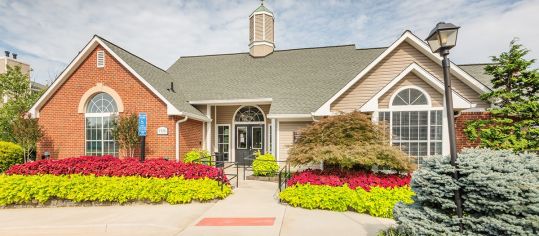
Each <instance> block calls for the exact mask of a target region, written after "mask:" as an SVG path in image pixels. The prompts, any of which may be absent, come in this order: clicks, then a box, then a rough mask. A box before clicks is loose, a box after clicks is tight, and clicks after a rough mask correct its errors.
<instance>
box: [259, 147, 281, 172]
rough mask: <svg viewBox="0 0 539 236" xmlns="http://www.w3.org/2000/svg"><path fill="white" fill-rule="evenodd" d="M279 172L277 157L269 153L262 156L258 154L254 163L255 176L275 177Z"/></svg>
mask: <svg viewBox="0 0 539 236" xmlns="http://www.w3.org/2000/svg"><path fill="white" fill-rule="evenodd" d="M278 171H279V165H278V164H277V162H276V161H275V157H274V156H273V155H271V154H269V153H266V154H264V155H262V154H261V153H260V152H257V153H256V159H255V160H254V161H253V174H254V175H256V176H275V175H276V174H277V172H278Z"/></svg>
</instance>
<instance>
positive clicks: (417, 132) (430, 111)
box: [378, 87, 443, 164]
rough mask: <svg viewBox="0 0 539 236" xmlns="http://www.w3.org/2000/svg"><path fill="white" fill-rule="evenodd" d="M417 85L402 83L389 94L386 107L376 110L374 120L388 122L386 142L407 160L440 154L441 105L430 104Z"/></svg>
mask: <svg viewBox="0 0 539 236" xmlns="http://www.w3.org/2000/svg"><path fill="white" fill-rule="evenodd" d="M430 104H431V103H430V98H429V96H428V94H427V93H426V92H424V91H423V90H421V89H420V88H415V87H405V88H402V89H400V90H398V91H397V92H396V93H395V94H394V95H393V96H392V98H391V100H390V105H389V109H380V111H378V120H379V121H381V122H384V124H386V125H388V129H387V130H388V131H389V134H390V135H389V137H390V142H391V144H392V145H393V146H396V147H399V148H400V149H401V150H403V151H404V152H406V153H408V155H409V157H410V161H411V162H416V163H417V164H421V162H422V160H423V157H426V156H431V155H440V154H442V130H443V129H442V113H443V112H442V109H443V108H441V107H438V108H436V107H431V105H430Z"/></svg>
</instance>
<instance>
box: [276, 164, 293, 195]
mask: <svg viewBox="0 0 539 236" xmlns="http://www.w3.org/2000/svg"><path fill="white" fill-rule="evenodd" d="M290 176H291V173H290V163H286V165H285V166H283V167H282V168H281V169H280V170H279V183H278V184H279V192H282V191H283V189H285V188H286V186H287V183H288V180H289V179H290ZM279 201H280V200H279Z"/></svg>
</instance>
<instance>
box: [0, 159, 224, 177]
mask: <svg viewBox="0 0 539 236" xmlns="http://www.w3.org/2000/svg"><path fill="white" fill-rule="evenodd" d="M6 174H8V175H43V174H51V175H70V174H83V175H90V174H93V175H96V176H141V177H158V178H170V177H173V176H183V177H184V178H185V179H202V178H205V177H207V178H209V179H214V180H221V175H220V172H219V169H217V168H215V167H211V166H207V165H202V164H195V163H187V164H186V163H182V162H175V161H167V160H164V159H150V160H146V161H144V162H140V161H138V159H135V158H126V159H118V158H115V157H113V156H102V157H96V156H82V157H76V158H67V159H61V160H39V161H35V162H29V163H26V164H20V165H14V166H12V167H11V168H10V169H9V170H8V171H6ZM224 181H225V182H226V181H227V180H226V177H225V179H224Z"/></svg>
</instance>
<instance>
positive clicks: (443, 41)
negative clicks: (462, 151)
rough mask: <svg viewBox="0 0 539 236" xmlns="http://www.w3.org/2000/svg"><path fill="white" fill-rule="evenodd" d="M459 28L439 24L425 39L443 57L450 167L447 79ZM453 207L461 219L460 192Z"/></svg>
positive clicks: (453, 144)
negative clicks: (450, 50)
mask: <svg viewBox="0 0 539 236" xmlns="http://www.w3.org/2000/svg"><path fill="white" fill-rule="evenodd" d="M459 28H460V27H458V26H456V25H454V24H451V23H445V22H440V23H438V24H436V27H434V29H432V31H431V32H430V34H429V36H428V37H427V39H426V40H427V43H428V44H429V47H430V49H431V51H432V52H433V53H439V54H440V56H442V57H443V60H442V68H443V74H444V95H445V111H446V114H447V126H448V131H449V151H450V156H451V165H452V166H456V165H457V164H456V161H457V140H456V137H455V114H454V113H453V96H452V95H453V93H452V91H453V89H452V88H451V78H450V77H449V65H450V63H449V59H448V58H447V55H449V49H451V48H453V47H455V45H456V44H457V34H458V30H459ZM453 178H454V179H455V180H457V179H458V178H459V175H458V172H457V170H455V172H454V173H453ZM455 205H456V206H457V209H456V211H457V216H458V217H459V219H461V218H462V198H461V195H460V190H455ZM459 226H460V232H461V233H462V230H463V226H462V222H460V223H459Z"/></svg>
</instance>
